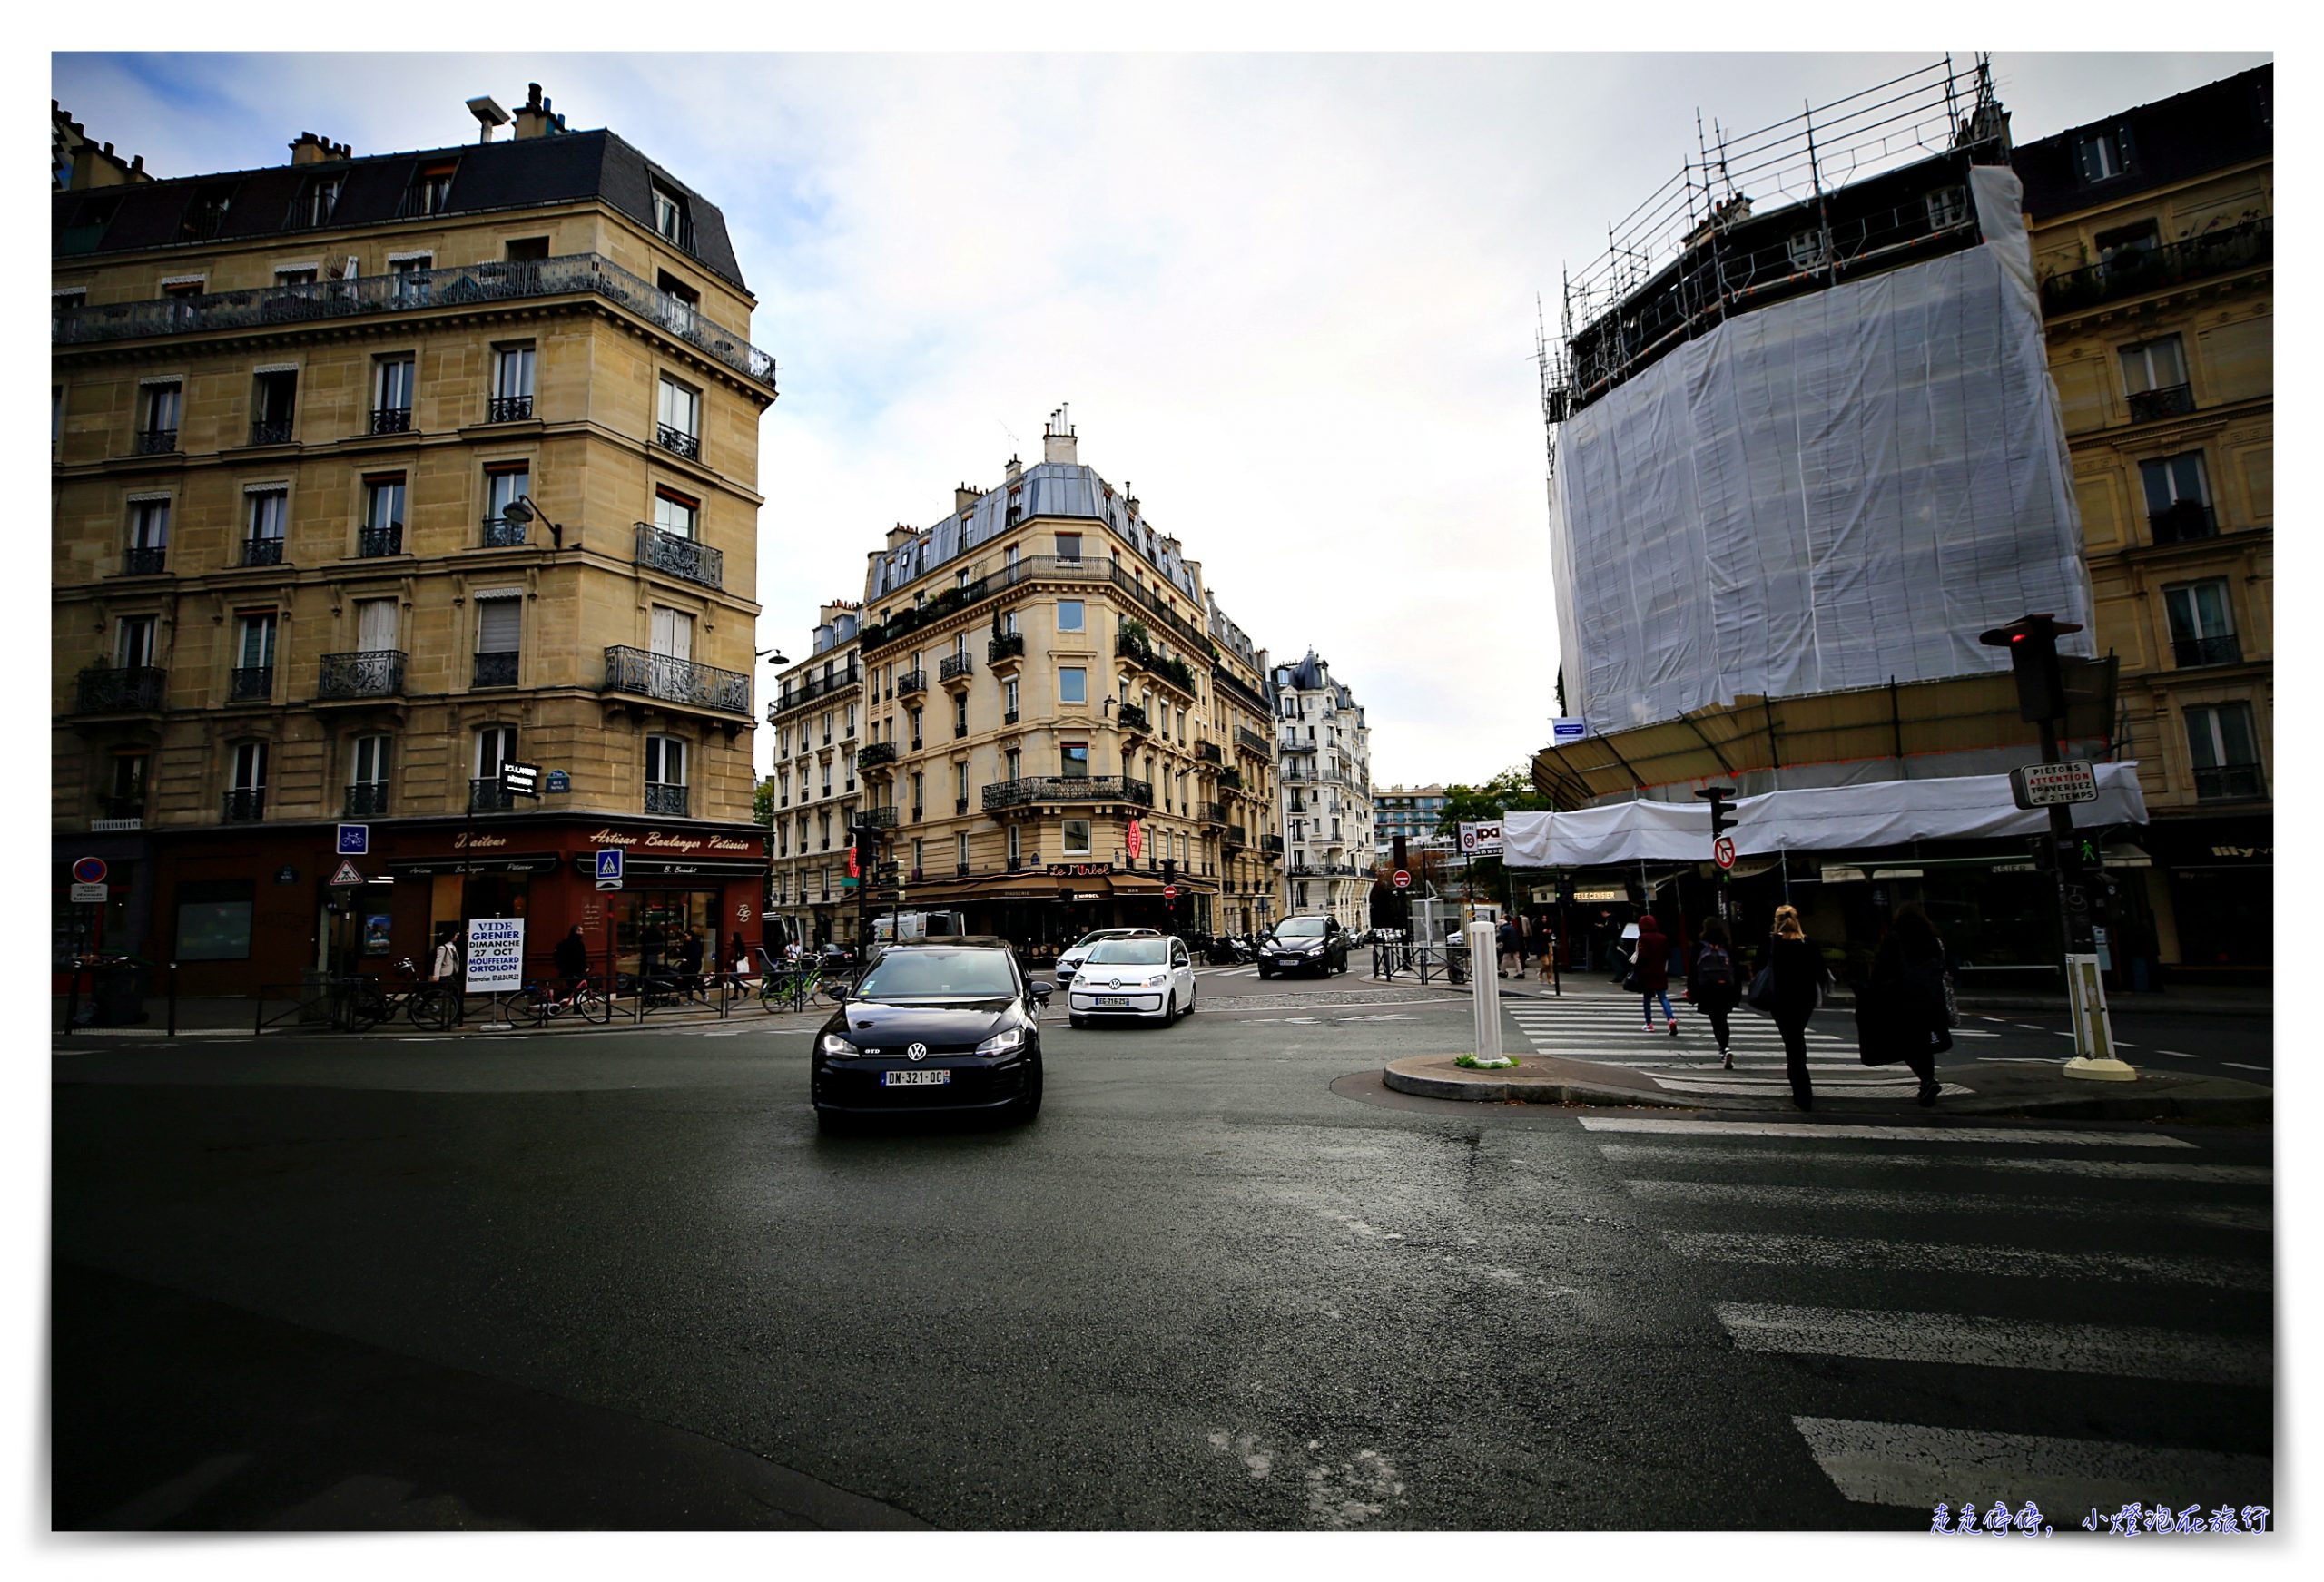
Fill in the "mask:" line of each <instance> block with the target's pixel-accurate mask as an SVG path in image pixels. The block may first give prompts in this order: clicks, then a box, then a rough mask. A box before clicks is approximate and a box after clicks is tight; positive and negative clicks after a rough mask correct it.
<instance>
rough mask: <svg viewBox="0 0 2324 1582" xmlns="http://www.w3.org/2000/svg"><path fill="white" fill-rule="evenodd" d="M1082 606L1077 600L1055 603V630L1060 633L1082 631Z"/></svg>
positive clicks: (1064, 600)
mask: <svg viewBox="0 0 2324 1582" xmlns="http://www.w3.org/2000/svg"><path fill="white" fill-rule="evenodd" d="M1083 619H1084V617H1083V613H1082V604H1081V601H1080V600H1079V599H1059V601H1058V602H1057V629H1058V630H1059V631H1060V632H1079V631H1081V630H1083V626H1082V621H1083Z"/></svg>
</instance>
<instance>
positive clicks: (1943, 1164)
mask: <svg viewBox="0 0 2324 1582" xmlns="http://www.w3.org/2000/svg"><path fill="white" fill-rule="evenodd" d="M1598 1152H1599V1153H1600V1154H1602V1155H1605V1156H1606V1158H1607V1159H1608V1160H1609V1161H1610V1163H1612V1164H1620V1165H1626V1166H1629V1167H1630V1168H1632V1169H1636V1168H1638V1167H1639V1166H1640V1164H1648V1163H1652V1164H1661V1165H1665V1166H1668V1165H1671V1164H1697V1163H1700V1164H1777V1163H1779V1162H1780V1163H1787V1162H1788V1161H1787V1160H1786V1159H1785V1156H1784V1155H1780V1154H1777V1153H1776V1152H1774V1151H1773V1150H1772V1149H1769V1148H1766V1147H1756V1148H1749V1147H1746V1148H1722V1147H1720V1146H1718V1145H1716V1144H1710V1145H1697V1144H1692V1143H1686V1144H1670V1143H1600V1144H1599V1145H1598ZM1829 1163H1830V1164H1834V1165H1836V1166H1837V1167H1839V1168H1841V1169H1850V1170H1852V1169H1855V1168H1856V1166H1858V1165H1863V1166H1866V1167H1868V1168H1871V1169H1876V1170H2026V1171H2033V1172H2036V1173H2038V1174H2044V1175H2086V1176H2092V1177H2095V1178H2097V1179H2100V1180H2109V1179H2112V1180H2121V1181H2205V1182H2211V1183H2215V1184H2221V1185H2231V1186H2267V1185H2270V1184H2272V1183H2273V1182H2274V1181H2275V1178H2276V1173H2275V1172H2274V1171H2273V1170H2271V1169H2270V1168H2269V1167H2268V1166H2267V1165H2265V1164H2171V1163H2160V1164H2158V1163H2154V1162H2151V1161H2148V1160H2144V1159H2089V1158H2083V1159H2043V1158H2032V1159H2029V1158H2026V1157H2024V1155H2015V1156H2010V1155H1998V1154H1995V1155H1985V1156H1983V1157H1976V1156H1972V1157H1968V1158H1964V1157H1963V1156H1962V1155H1958V1154H1853V1153H1851V1154H1842V1155H1837V1156H1836V1157H1834V1158H1833V1159H1832V1160H1830V1161H1829Z"/></svg>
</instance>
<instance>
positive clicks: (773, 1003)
mask: <svg viewBox="0 0 2324 1582" xmlns="http://www.w3.org/2000/svg"><path fill="white" fill-rule="evenodd" d="M790 992H791V986H790V983H789V981H788V980H787V979H785V978H778V977H776V976H775V975H774V974H773V973H769V974H768V975H767V976H766V977H764V978H761V979H759V1009H761V1010H763V1011H764V1012H765V1013H766V1014H767V1015H768V1016H771V1017H772V1016H774V1015H777V1014H778V1013H780V1012H781V1011H783V1009H784V1008H785V1007H784V1005H783V999H784V997H785V996H787V995H789V994H790Z"/></svg>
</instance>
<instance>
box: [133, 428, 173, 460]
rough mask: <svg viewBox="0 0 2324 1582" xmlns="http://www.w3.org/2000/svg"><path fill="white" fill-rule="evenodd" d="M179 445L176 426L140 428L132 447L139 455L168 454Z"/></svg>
mask: <svg viewBox="0 0 2324 1582" xmlns="http://www.w3.org/2000/svg"><path fill="white" fill-rule="evenodd" d="M177 447H178V431H177V430H176V429H174V428H140V429H139V430H138V431H137V434H136V437H135V438H134V440H133V442H132V446H131V448H132V449H133V451H134V452H135V453H136V454H137V455H139V456H166V455H168V454H169V453H170V452H171V451H172V450H175V449H176V448H177Z"/></svg>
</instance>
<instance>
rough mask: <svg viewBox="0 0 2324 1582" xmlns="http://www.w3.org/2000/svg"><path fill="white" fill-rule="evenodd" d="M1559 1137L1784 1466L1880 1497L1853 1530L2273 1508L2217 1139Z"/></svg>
mask: <svg viewBox="0 0 2324 1582" xmlns="http://www.w3.org/2000/svg"><path fill="white" fill-rule="evenodd" d="M1581 1126H1582V1128H1583V1134H1584V1135H1586V1136H1588V1137H1589V1138H1590V1142H1591V1144H1592V1145H1593V1146H1594V1147H1595V1148H1596V1150H1597V1151H1598V1154H1599V1155H1600V1158H1602V1159H1603V1160H1604V1161H1605V1163H1606V1164H1608V1165H1609V1166H1610V1168H1611V1169H1612V1171H1613V1172H1614V1174H1615V1175H1616V1177H1617V1178H1618V1179H1619V1181H1620V1185H1621V1188H1622V1189H1623V1190H1624V1191H1625V1192H1626V1193H1627V1194H1629V1195H1630V1198H1631V1200H1632V1201H1633V1202H1634V1203H1635V1204H1638V1205H1639V1206H1640V1208H1641V1209H1642V1210H1644V1211H1645V1212H1646V1213H1647V1214H1648V1215H1649V1218H1650V1220H1652V1221H1654V1222H1659V1223H1654V1224H1653V1226H1652V1229H1653V1233H1654V1235H1655V1236H1656V1237H1657V1239H1658V1240H1659V1245H1660V1247H1661V1249H1662V1250H1663V1251H1664V1252H1665V1253H1668V1254H1669V1256H1670V1257H1671V1258H1672V1259H1673V1260H1675V1261H1676V1267H1678V1268H1679V1270H1680V1272H1681V1277H1682V1278H1683V1279H1684V1280H1686V1282H1688V1283H1689V1285H1690V1286H1692V1287H1693V1291H1692V1292H1690V1294H1693V1295H1696V1296H1699V1298H1700V1300H1702V1301H1703V1302H1704V1303H1705V1305H1706V1307H1707V1308H1708V1310H1709V1320H1710V1322H1713V1323H1715V1324H1716V1325H1717V1326H1718V1331H1720V1332H1721V1333H1722V1334H1723V1336H1724V1337H1725V1339H1726V1341H1727V1342H1728V1345H1730V1346H1731V1347H1732V1348H1733V1350H1734V1351H1735V1352H1736V1353H1737V1354H1738V1365H1739V1366H1743V1367H1745V1368H1746V1369H1747V1378H1748V1380H1749V1381H1750V1383H1749V1388H1750V1389H1751V1390H1752V1391H1753V1392H1754V1395H1755V1398H1757V1399H1761V1400H1764V1401H1765V1402H1766V1404H1767V1406H1768V1408H1769V1409H1770V1410H1773V1411H1774V1412H1776V1413H1777V1414H1778V1421H1780V1422H1782V1423H1785V1424H1787V1426H1788V1430H1789V1431H1790V1433H1791V1434H1793V1435H1794V1436H1796V1442H1797V1446H1798V1447H1799V1450H1800V1452H1801V1453H1802V1455H1803V1456H1804V1458H1805V1461H1804V1462H1803V1465H1809V1464H1812V1466H1813V1467H1814V1468H1815V1469H1818V1470H1820V1471H1821V1473H1822V1474H1823V1476H1824V1477H1825V1479H1827V1480H1828V1481H1829V1483H1830V1485H1831V1487H1832V1489H1834V1490H1836V1491H1837V1494H1838V1496H1839V1497H1840V1498H1842V1499H1844V1500H1846V1501H1847V1502H1848V1503H1849V1504H1851V1505H1854V1506H1859V1507H1880V1508H1889V1509H1887V1510H1886V1511H1883V1512H1880V1513H1875V1512H1871V1511H1867V1512H1866V1520H1867V1521H1869V1522H1870V1523H1871V1524H1873V1525H1891V1524H1892V1523H1893V1525H1896V1526H1899V1527H1902V1526H1905V1525H1908V1524H1910V1523H1912V1522H1914V1521H1915V1518H1916V1519H1917V1521H1918V1522H1919V1523H1922V1524H1925V1522H1926V1520H1927V1519H1928V1518H1929V1515H1930V1513H1931V1512H1933V1511H1934V1510H1935V1507H1936V1506H1937V1505H1938V1504H1939V1503H1950V1504H1952V1505H1954V1506H1955V1507H1956V1508H1957V1507H1958V1506H1959V1505H1960V1504H1961V1503H1962V1502H1964V1501H1970V1502H1974V1504H1976V1505H1978V1506H1980V1507H1984V1506H1985V1505H1987V1504H1988V1503H1989V1502H1991V1501H1994V1500H2003V1501H2005V1502H2007V1503H2008V1504H2009V1505H2010V1506H2011V1507H2012V1508H2016V1507H2018V1506H2021V1505H2022V1504H2023V1503H2024V1502H2025V1501H2027V1500H2032V1501H2033V1502H2035V1503H2036V1504H2038V1505H2039V1507H2040V1508H2041V1509H2042V1510H2043V1512H2044V1513H2045V1517H2044V1519H2046V1520H2049V1521H2051V1522H2052V1523H2053V1525H2054V1528H2055V1530H2057V1531H2060V1532H2064V1531H2068V1530H2071V1529H2073V1528H2076V1527H2078V1526H2080V1525H2081V1523H2082V1522H2083V1518H2084V1515H2085V1513H2086V1512H2088V1511H2091V1510H2093V1509H2095V1510H2097V1511H2098V1512H2100V1513H2102V1514H2104V1513H2111V1512H2114V1511H2116V1510H2118V1509H2120V1508H2122V1507H2123V1506H2125V1505H2126V1504H2128V1503H2130V1502H2132V1501H2140V1502H2144V1503H2149V1504H2151V1505H2154V1506H2157V1507H2160V1506H2162V1505H2168V1506H2170V1507H2171V1508H2174V1509H2175V1508H2183V1507H2185V1506H2187V1505H2190V1504H2194V1503H2198V1502H2200V1503H2201V1505H2202V1506H2203V1507H2204V1508H2206V1509H2209V1508H2212V1507H2215V1506H2218V1505H2221V1504H2222V1503H2225V1504H2228V1505H2230V1506H2234V1507H2237V1508H2240V1507H2243V1506H2247V1505H2272V1503H2273V1499H2274V1465H2273V1460H2272V1458H2271V1456H2270V1453H2269V1448H2270V1444H2271V1443H2272V1439H2273V1420H2272V1409H2271V1396H2272V1392H2273V1388H2274V1381H2275V1369H2274V1351H2275V1346H2274V1323H2273V1316H2272V1305H2273V1295H2272V1293H2273V1285H2274V1266H2273V1261H2272V1241H2273V1212H2272V1194H2273V1179H2274V1178H2273V1172H2272V1169H2271V1168H2270V1166H2269V1165H2268V1164H2255V1163H2236V1162H2234V1161H2233V1160H2232V1159H2230V1158H2222V1157H2221V1156H2220V1154H2221V1152H2226V1151H2228V1150H2229V1149H2230V1148H2231V1147H2233V1146H2235V1145H2233V1144H2232V1143H2231V1142H2222V1143H2213V1142H2211V1140H2210V1139H2208V1138H2207V1139H2205V1141H2204V1143H2203V1144H2201V1145H2198V1144H2196V1143H2192V1142H2190V1141H2188V1140H2187V1139H2186V1138H2184V1137H2180V1136H2169V1135H2159V1134H2155V1133H2152V1132H2133V1131H2101V1130H2073V1131H2069V1130H2063V1129H2056V1128H2039V1127H2018V1126H2010V1125H1946V1126H1911V1125H1899V1126H1875V1125H1828V1124H1817V1123H1816V1122H1814V1121H1811V1120H1808V1119H1807V1118H1805V1117H1802V1118H1800V1119H1797V1120H1792V1119H1787V1120H1783V1121H1780V1122H1777V1121H1773V1120H1769V1121H1766V1122H1760V1123H1748V1122H1719V1121H1712V1120H1681V1119H1675V1118H1669V1117H1656V1116H1631V1115H1585V1116H1582V1117H1581ZM2214 1150H2217V1152H2215V1151H2214ZM2205 1155H2211V1156H2210V1157H2206V1156H2205ZM2248 1156H2249V1155H2248V1154H2247V1157H2248ZM1901 1181H1909V1182H1910V1183H1911V1184H1910V1185H1909V1186H1908V1187H1907V1186H1900V1184H1899V1183H1900V1182H1901ZM2195 1402H2201V1408H2200V1410H2196V1409H2195V1408H2194V1407H2193V1405H2192V1403H2195ZM1809 1476H1811V1477H1812V1476H1813V1474H1809ZM1906 1511H1910V1512H1913V1513H1915V1516H1912V1517H1907V1516H1905V1515H1904V1514H1903V1513H1904V1512H1906Z"/></svg>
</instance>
